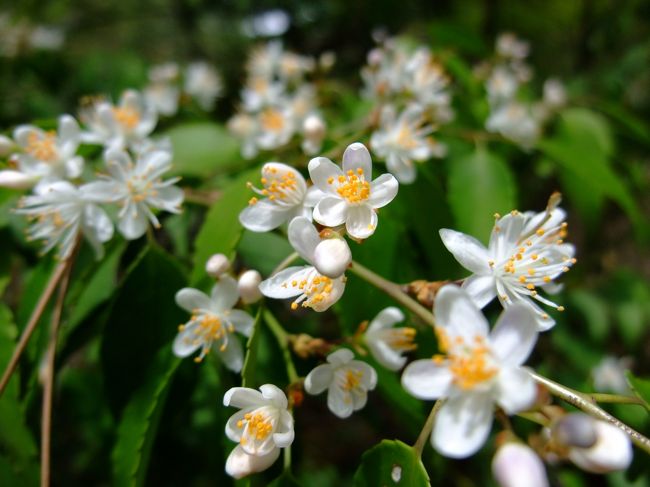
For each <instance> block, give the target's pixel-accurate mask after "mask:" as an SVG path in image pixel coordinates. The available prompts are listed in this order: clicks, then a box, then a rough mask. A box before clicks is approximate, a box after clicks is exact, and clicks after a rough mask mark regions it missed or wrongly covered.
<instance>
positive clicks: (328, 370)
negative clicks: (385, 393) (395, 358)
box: [305, 348, 377, 418]
mask: <svg viewBox="0 0 650 487" xmlns="http://www.w3.org/2000/svg"><path fill="white" fill-rule="evenodd" d="M327 362H328V363H326V364H322V365H319V366H317V367H316V368H315V369H314V370H312V371H311V372H310V373H309V374H308V375H307V377H305V391H307V392H308V393H309V394H314V395H316V394H320V393H321V392H323V391H325V390H326V389H327V407H328V408H329V410H330V411H332V413H334V414H335V415H336V416H338V417H339V418H347V417H349V416H350V415H352V413H353V412H354V411H358V410H360V409H362V408H363V407H364V406H365V405H366V402H367V401H368V391H371V390H373V389H374V388H375V386H376V385H377V372H375V369H373V368H372V367H371V366H370V365H368V364H367V363H365V362H362V361H360V360H354V353H352V351H351V350H348V349H347V348H341V349H339V350H337V351H336V352H333V353H330V354H329V355H328V356H327Z"/></svg>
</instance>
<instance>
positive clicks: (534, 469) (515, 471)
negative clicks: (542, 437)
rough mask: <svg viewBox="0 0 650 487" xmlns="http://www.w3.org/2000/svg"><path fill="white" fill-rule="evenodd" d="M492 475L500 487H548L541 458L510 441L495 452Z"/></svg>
mask: <svg viewBox="0 0 650 487" xmlns="http://www.w3.org/2000/svg"><path fill="white" fill-rule="evenodd" d="M492 475H494V478H495V480H496V481H497V483H498V484H499V485H500V486H501V487H521V486H522V485H525V486H526V487H548V478H547V477H546V470H545V469H544V464H543V463H542V460H541V458H539V456H538V455H537V454H536V453H535V452H534V451H533V450H532V448H530V447H528V446H526V445H524V444H523V443H518V442H512V441H511V442H508V443H506V444H504V445H503V446H502V447H500V448H499V449H498V450H497V453H496V455H494V459H493V460H492Z"/></svg>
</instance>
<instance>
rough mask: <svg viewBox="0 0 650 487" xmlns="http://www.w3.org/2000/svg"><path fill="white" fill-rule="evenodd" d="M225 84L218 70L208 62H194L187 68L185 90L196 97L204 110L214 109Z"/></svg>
mask: <svg viewBox="0 0 650 487" xmlns="http://www.w3.org/2000/svg"><path fill="white" fill-rule="evenodd" d="M222 89H223V86H222V84H221V78H220V76H219V73H218V72H217V70H216V69H215V68H214V67H213V66H211V65H210V64H208V63H206V62H194V63H191V64H189V65H188V66H187V69H186V70H185V92H186V93H187V94H188V95H190V96H192V97H194V98H196V101H197V102H198V104H199V106H200V107H201V108H202V109H203V110H206V111H207V110H212V108H213V107H214V102H215V100H216V99H217V97H218V96H219V95H220V94H221V91H222Z"/></svg>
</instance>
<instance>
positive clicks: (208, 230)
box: [191, 169, 259, 285]
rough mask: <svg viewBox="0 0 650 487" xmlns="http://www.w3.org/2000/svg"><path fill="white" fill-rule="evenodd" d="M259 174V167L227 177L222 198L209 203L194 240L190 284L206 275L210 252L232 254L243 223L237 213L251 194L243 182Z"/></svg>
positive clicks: (194, 283)
mask: <svg viewBox="0 0 650 487" xmlns="http://www.w3.org/2000/svg"><path fill="white" fill-rule="evenodd" d="M257 174H259V170H257V169H256V170H255V171H247V172H245V173H243V174H241V175H240V176H239V177H237V178H236V179H234V180H232V181H230V182H229V183H228V185H227V186H226V187H225V188H223V193H222V195H221V198H219V200H218V201H217V202H216V203H215V204H213V205H212V207H211V208H210V210H209V211H208V214H207V215H206V217H205V221H204V222H203V226H202V227H201V230H200V231H199V234H198V235H197V237H196V241H195V242H194V246H195V252H194V269H193V270H192V278H191V282H192V283H193V285H196V284H198V283H200V282H201V281H202V280H204V279H206V277H207V276H206V274H205V263H206V261H207V260H208V258H209V257H210V256H211V255H212V254H216V253H222V254H226V255H228V256H232V255H233V252H234V249H235V246H236V245H237V242H238V241H239V239H240V237H241V234H242V232H243V231H244V227H242V226H241V224H240V223H239V213H240V212H241V210H242V209H244V208H245V207H246V205H247V202H248V200H249V199H250V197H251V195H250V192H249V191H248V188H247V187H246V182H247V181H250V180H251V179H252V178H254V177H256V175H257Z"/></svg>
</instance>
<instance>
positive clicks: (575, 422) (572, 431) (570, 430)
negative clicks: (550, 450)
mask: <svg viewBox="0 0 650 487" xmlns="http://www.w3.org/2000/svg"><path fill="white" fill-rule="evenodd" d="M551 435H552V437H553V440H554V441H555V442H557V443H558V444H560V445H562V446H568V447H578V448H590V447H592V446H593V445H594V444H595V443H596V441H597V440H598V434H597V432H596V421H595V420H594V419H593V418H592V417H591V416H587V415H586V414H582V413H571V414H567V415H566V416H564V417H562V419H560V420H559V421H558V422H557V423H555V425H554V426H553V428H552V431H551Z"/></svg>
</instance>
